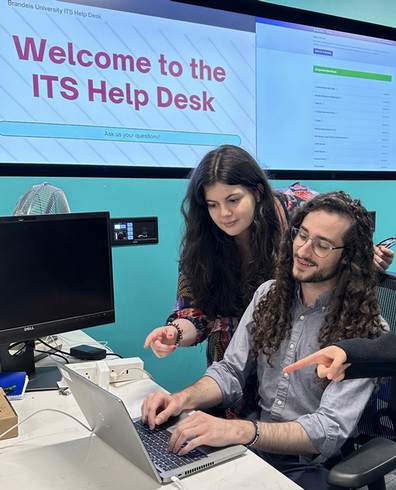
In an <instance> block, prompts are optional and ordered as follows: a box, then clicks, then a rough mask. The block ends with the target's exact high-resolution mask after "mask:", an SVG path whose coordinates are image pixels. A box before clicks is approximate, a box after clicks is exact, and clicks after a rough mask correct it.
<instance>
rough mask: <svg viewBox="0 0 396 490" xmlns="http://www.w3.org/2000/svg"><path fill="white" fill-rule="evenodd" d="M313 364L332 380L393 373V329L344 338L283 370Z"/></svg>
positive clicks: (395, 343) (395, 365) (395, 335)
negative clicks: (374, 335)
mask: <svg viewBox="0 0 396 490" xmlns="http://www.w3.org/2000/svg"><path fill="white" fill-rule="evenodd" d="M311 364H317V365H318V367H317V373H318V376H319V377H320V378H325V377H327V378H328V379H332V380H333V381H336V382H337V381H341V380H343V379H344V377H345V379H354V378H365V377H366V378H371V377H381V376H393V375H394V374H395V373H396V333H395V332H388V333H384V334H383V335H380V336H379V337H376V338H374V339H361V338H357V339H346V340H341V341H340V342H336V344H334V345H330V346H329V347H325V348H324V349H321V350H319V351H317V352H315V353H313V354H311V355H310V356H307V357H304V358H303V359H300V360H299V361H297V362H295V363H293V364H290V365H289V366H286V367H285V368H284V372H285V373H290V372H292V371H295V370H296V369H301V368H303V367H306V366H310V365H311Z"/></svg>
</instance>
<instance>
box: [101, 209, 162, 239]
mask: <svg viewBox="0 0 396 490" xmlns="http://www.w3.org/2000/svg"><path fill="white" fill-rule="evenodd" d="M110 231H111V243H112V245H138V244H144V243H158V218H157V217H156V216H154V217H149V218H111V219H110Z"/></svg>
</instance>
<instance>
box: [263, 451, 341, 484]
mask: <svg viewBox="0 0 396 490" xmlns="http://www.w3.org/2000/svg"><path fill="white" fill-rule="evenodd" d="M255 452H256V453H257V454H258V455H259V456H260V457H261V458H263V459H264V460H265V461H267V462H268V463H269V464H270V465H271V466H273V467H274V468H276V469H277V470H278V471H280V472H281V473H283V474H284V475H285V476H287V477H288V478H290V480H292V481H294V482H295V483H297V485H300V487H301V488H303V489H304V490H341V487H338V486H335V485H330V484H329V483H327V481H326V478H327V474H328V472H329V470H328V469H327V468H326V466H325V465H324V464H309V465H308V464H303V463H299V461H298V456H288V455H280V454H271V453H265V452H264V451H255ZM334 464H335V463H334ZM343 490H345V488H344V489H343Z"/></svg>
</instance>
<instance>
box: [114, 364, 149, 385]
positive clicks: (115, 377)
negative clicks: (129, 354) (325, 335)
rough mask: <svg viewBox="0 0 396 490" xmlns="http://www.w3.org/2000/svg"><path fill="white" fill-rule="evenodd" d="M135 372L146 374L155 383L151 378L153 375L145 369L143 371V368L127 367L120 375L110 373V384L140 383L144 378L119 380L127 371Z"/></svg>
mask: <svg viewBox="0 0 396 490" xmlns="http://www.w3.org/2000/svg"><path fill="white" fill-rule="evenodd" d="M134 370H137V371H141V372H142V373H144V374H146V375H147V376H148V377H149V378H150V379H151V380H152V381H154V379H153V377H152V376H151V374H150V373H149V372H148V371H146V370H145V369H142V368H139V367H127V368H125V369H123V370H122V371H121V372H119V373H115V372H112V373H110V383H128V382H131V381H140V380H141V379H142V378H138V379H130V380H128V379H127V380H121V381H118V378H119V377H120V376H122V375H123V374H124V373H125V372H126V371H134Z"/></svg>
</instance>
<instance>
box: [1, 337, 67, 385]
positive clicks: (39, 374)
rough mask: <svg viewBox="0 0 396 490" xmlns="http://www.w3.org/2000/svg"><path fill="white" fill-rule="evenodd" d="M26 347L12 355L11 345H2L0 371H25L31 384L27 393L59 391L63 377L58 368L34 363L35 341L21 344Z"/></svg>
mask: <svg viewBox="0 0 396 490" xmlns="http://www.w3.org/2000/svg"><path fill="white" fill-rule="evenodd" d="M21 345H24V347H23V348H22V349H21V350H19V351H18V352H16V353H14V354H11V353H10V345H9V344H0V371H1V372H16V371H24V372H25V373H26V374H27V375H28V377H29V382H28V385H27V388H26V391H46V390H58V389H59V386H58V381H60V380H61V379H62V375H61V373H60V371H59V369H58V368H57V367H56V366H40V367H37V366H36V365H35V363H34V340H29V341H27V342H21Z"/></svg>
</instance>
